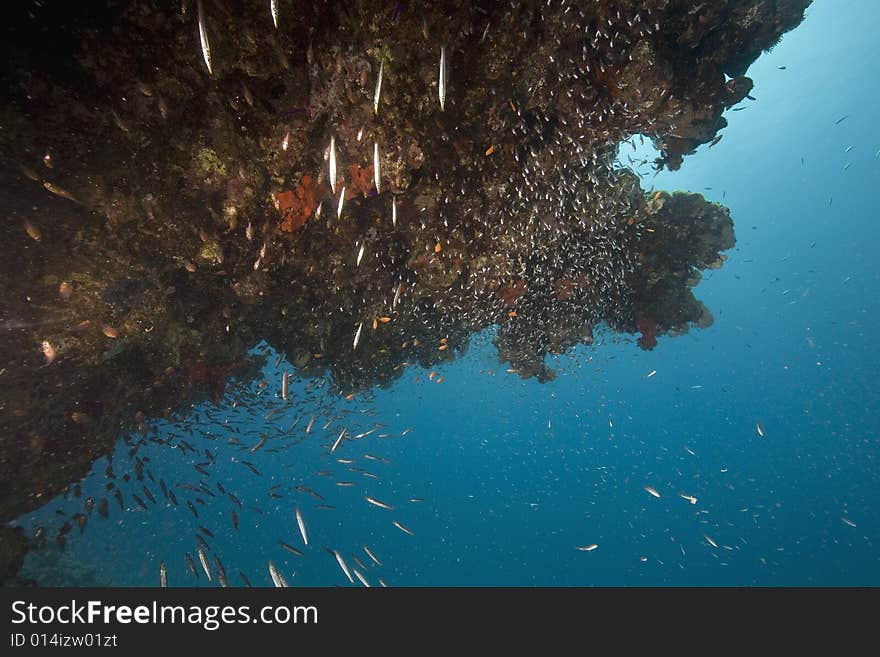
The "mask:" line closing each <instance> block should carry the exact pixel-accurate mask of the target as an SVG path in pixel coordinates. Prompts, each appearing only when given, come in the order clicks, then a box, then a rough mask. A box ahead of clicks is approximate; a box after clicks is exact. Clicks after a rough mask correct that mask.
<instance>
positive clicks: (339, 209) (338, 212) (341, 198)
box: [336, 187, 345, 219]
mask: <svg viewBox="0 0 880 657" xmlns="http://www.w3.org/2000/svg"><path fill="white" fill-rule="evenodd" d="M344 204H345V187H343V188H342V191H341V192H340V194H339V205H338V206H337V207H336V218H337V219H339V218H340V217H341V216H342V206H343V205H344Z"/></svg>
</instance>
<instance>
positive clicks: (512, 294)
mask: <svg viewBox="0 0 880 657" xmlns="http://www.w3.org/2000/svg"><path fill="white" fill-rule="evenodd" d="M525 293H526V282H525V281H524V280H522V279H519V280H518V281H516V282H515V283H511V284H510V285H505V286H504V287H502V288H500V289H499V290H498V296H499V297H500V298H501V299H502V300H503V301H504V304H505V305H506V306H507V307H508V308H513V306H514V305H515V304H516V300H517V299H519V298H520V297H521V296H522V295H524V294H525Z"/></svg>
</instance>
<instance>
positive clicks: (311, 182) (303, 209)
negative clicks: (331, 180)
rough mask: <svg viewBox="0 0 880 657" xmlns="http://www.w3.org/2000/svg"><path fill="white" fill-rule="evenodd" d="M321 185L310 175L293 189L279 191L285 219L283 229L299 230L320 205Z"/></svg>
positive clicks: (282, 224) (287, 230) (280, 205)
mask: <svg viewBox="0 0 880 657" xmlns="http://www.w3.org/2000/svg"><path fill="white" fill-rule="evenodd" d="M320 197H321V186H320V185H318V184H317V183H316V182H315V179H314V178H312V177H311V176H309V175H305V176H303V177H302V183H301V184H300V185H298V186H297V187H296V189H295V190H293V191H286V192H278V207H279V210H281V216H282V218H283V221H282V222H281V230H283V231H286V232H288V233H292V232H294V231H296V230H299V229H300V228H302V227H303V225H304V224H305V223H306V220H307V219H308V218H309V216H311V214H312V212H314V210H315V208H316V207H317V206H318V199H319V198H320Z"/></svg>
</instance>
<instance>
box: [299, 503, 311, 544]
mask: <svg viewBox="0 0 880 657" xmlns="http://www.w3.org/2000/svg"><path fill="white" fill-rule="evenodd" d="M296 524H297V525H299V533H300V534H302V537H303V543H304V544H305V545H308V544H309V536H308V534H307V533H306V523H305V521H304V520H303V517H302V513H301V512H300V510H299V507H296Z"/></svg>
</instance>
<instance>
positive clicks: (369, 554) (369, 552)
mask: <svg viewBox="0 0 880 657" xmlns="http://www.w3.org/2000/svg"><path fill="white" fill-rule="evenodd" d="M363 548H364V552H366V553H367V556H368V557H370V559H372V560H373V561H375V562H376V565H377V566H381V565H382V562H381V561H379V559H377V558H376V555H375V554H373V551H372V550H371V549H370V548H368V547H367V546H366V545H364V546H363Z"/></svg>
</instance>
